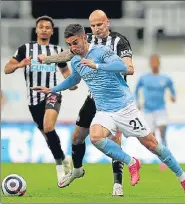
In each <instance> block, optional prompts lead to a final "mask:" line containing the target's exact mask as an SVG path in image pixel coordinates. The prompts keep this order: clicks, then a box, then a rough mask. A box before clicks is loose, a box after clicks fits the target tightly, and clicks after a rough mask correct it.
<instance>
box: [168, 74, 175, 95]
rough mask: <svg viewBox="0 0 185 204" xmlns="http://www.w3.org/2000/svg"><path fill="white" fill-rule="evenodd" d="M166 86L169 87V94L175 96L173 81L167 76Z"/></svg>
mask: <svg viewBox="0 0 185 204" xmlns="http://www.w3.org/2000/svg"><path fill="white" fill-rule="evenodd" d="M167 87H168V88H169V89H170V92H171V95H172V96H173V97H174V98H176V91H175V88H174V84H173V81H172V80H171V78H170V77H169V78H168V84H167Z"/></svg>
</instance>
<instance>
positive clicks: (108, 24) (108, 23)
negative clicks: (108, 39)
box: [107, 19, 110, 28]
mask: <svg viewBox="0 0 185 204" xmlns="http://www.w3.org/2000/svg"><path fill="white" fill-rule="evenodd" d="M107 26H108V27H109V28H110V21H109V19H107Z"/></svg>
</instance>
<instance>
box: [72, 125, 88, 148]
mask: <svg viewBox="0 0 185 204" xmlns="http://www.w3.org/2000/svg"><path fill="white" fill-rule="evenodd" d="M88 135H89V128H84V127H80V126H78V125H76V127H75V130H74V131H73V135H72V143H73V144H74V145H77V144H81V143H83V142H84V140H85V138H86V137H87V136H88Z"/></svg>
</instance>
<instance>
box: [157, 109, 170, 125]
mask: <svg viewBox="0 0 185 204" xmlns="http://www.w3.org/2000/svg"><path fill="white" fill-rule="evenodd" d="M155 121H156V126H157V127H160V126H163V127H164V126H166V125H167V123H168V114H167V111H166V110H158V111H156V112H155Z"/></svg>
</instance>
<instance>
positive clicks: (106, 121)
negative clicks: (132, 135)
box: [90, 111, 117, 137]
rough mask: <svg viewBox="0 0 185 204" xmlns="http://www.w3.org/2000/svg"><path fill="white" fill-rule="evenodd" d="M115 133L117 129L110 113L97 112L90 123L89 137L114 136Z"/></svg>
mask: <svg viewBox="0 0 185 204" xmlns="http://www.w3.org/2000/svg"><path fill="white" fill-rule="evenodd" d="M116 131H117V127H116V124H115V122H114V120H113V119H112V117H111V115H110V113H108V112H103V111H97V112H96V114H95V117H94V118H93V121H92V123H91V127H90V137H108V136H112V135H115V134H116ZM100 135H101V136H100Z"/></svg>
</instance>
